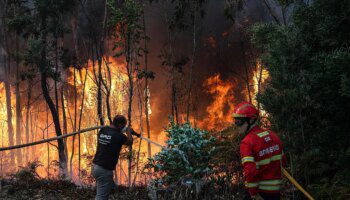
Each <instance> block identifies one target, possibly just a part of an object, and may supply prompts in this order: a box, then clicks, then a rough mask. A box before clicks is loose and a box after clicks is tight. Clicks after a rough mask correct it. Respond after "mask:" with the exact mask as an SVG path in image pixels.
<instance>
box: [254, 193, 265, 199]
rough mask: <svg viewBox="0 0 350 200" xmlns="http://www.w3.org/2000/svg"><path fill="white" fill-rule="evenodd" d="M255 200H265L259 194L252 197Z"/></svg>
mask: <svg viewBox="0 0 350 200" xmlns="http://www.w3.org/2000/svg"><path fill="white" fill-rule="evenodd" d="M252 199H253V200H264V198H262V197H261V196H260V195H259V194H257V195H254V196H252Z"/></svg>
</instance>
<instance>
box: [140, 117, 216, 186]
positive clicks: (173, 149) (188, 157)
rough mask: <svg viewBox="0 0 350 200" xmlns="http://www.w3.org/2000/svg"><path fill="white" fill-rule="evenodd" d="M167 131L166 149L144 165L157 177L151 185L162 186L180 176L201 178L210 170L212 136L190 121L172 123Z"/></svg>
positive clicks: (177, 179) (178, 178)
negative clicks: (193, 125) (194, 126)
mask: <svg viewBox="0 0 350 200" xmlns="http://www.w3.org/2000/svg"><path fill="white" fill-rule="evenodd" d="M166 132H167V133H168V138H169V140H168V141H167V143H166V148H163V149H162V151H160V152H159V153H158V154H156V155H155V156H154V158H151V159H150V160H149V163H148V164H147V166H146V168H148V169H152V170H153V171H154V174H155V176H156V178H155V179H154V180H153V186H156V187H165V186H168V185H171V184H173V183H177V182H179V181H180V180H182V179H183V178H190V179H194V180H202V179H203V178H205V177H207V175H209V174H210V173H211V172H212V169H213V167H212V166H211V165H210V159H211V156H212V155H213V152H214V150H215V147H210V146H211V144H212V143H213V142H214V141H215V138H214V137H211V136H210V135H209V133H208V132H206V131H203V130H200V129H196V128H193V127H192V126H191V124H190V123H185V124H182V125H177V124H175V123H174V122H171V124H170V127H169V128H168V129H167V130H166Z"/></svg>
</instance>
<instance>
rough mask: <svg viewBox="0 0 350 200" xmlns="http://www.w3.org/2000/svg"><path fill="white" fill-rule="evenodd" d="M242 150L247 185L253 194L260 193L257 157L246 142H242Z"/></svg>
mask: <svg viewBox="0 0 350 200" xmlns="http://www.w3.org/2000/svg"><path fill="white" fill-rule="evenodd" d="M240 152H241V158H242V165H243V172H244V179H245V186H246V188H247V189H248V191H249V193H250V195H251V196H256V195H257V194H258V186H259V183H258V182H259V180H258V177H257V174H258V171H257V170H256V164H255V159H254V156H253V152H252V149H251V146H250V145H249V144H247V143H246V142H242V143H241V145H240Z"/></svg>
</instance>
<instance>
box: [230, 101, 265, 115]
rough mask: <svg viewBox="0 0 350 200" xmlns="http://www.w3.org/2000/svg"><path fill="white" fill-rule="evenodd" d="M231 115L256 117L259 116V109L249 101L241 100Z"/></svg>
mask: <svg viewBox="0 0 350 200" xmlns="http://www.w3.org/2000/svg"><path fill="white" fill-rule="evenodd" d="M233 117H235V118H236V117H245V118H253V119H256V118H258V117H259V111H258V110H257V109H256V108H255V106H254V105H253V104H251V103H249V102H242V103H240V104H238V105H237V107H236V109H235V111H234V113H233Z"/></svg>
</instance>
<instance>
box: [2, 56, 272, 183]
mask: <svg viewBox="0 0 350 200" xmlns="http://www.w3.org/2000/svg"><path fill="white" fill-rule="evenodd" d="M105 60H106V62H105V63H106V64H105V65H103V67H102V72H103V73H102V74H104V75H105V77H103V78H104V79H105V80H109V81H106V83H104V86H105V88H104V90H103V91H104V94H107V92H110V94H109V95H110V99H109V101H110V102H109V103H110V105H109V106H110V110H111V113H110V115H111V116H114V115H115V114H126V110H127V104H126V103H125V102H126V101H127V96H128V93H127V86H126V84H127V81H128V77H127V75H126V72H125V64H123V63H118V62H117V60H116V59H114V58H105ZM107 60H108V61H107ZM257 66H260V68H257V69H256V70H255V71H254V73H253V77H252V82H253V86H254V87H253V93H252V94H251V95H252V96H254V97H255V95H256V94H257V93H258V92H259V91H260V87H261V85H260V84H262V83H263V82H264V81H265V80H266V79H267V77H268V73H267V72H266V71H265V69H262V68H261V65H257ZM97 67H98V66H97V62H95V63H93V62H92V61H91V60H90V61H89V62H88V65H87V67H85V68H83V69H81V70H78V69H75V68H73V67H71V68H70V70H69V72H68V74H67V78H66V80H67V81H66V85H63V86H62V88H63V93H62V97H63V99H61V101H62V103H63V104H62V105H64V107H65V112H66V113H63V112H60V119H61V120H62V125H63V127H65V133H69V132H73V131H78V130H80V129H82V128H86V127H93V126H96V125H97V124H98V120H99V119H98V114H97V109H96V106H97V102H96V92H97V86H96V82H97V78H96V69H97ZM108 73H109V74H110V75H108ZM108 76H109V77H108ZM134 81H138V80H137V79H135V80H134ZM107 82H108V83H107ZM203 87H204V88H205V89H206V91H207V93H208V94H209V95H210V96H211V97H212V102H211V103H210V104H209V105H208V106H207V108H206V117H205V118H204V119H203V120H196V124H197V125H198V127H200V128H203V129H206V130H209V131H221V130H223V129H225V128H227V127H228V126H230V125H231V124H232V116H231V115H232V112H233V110H234V107H235V101H236V99H235V96H234V89H235V88H234V87H235V86H234V81H229V80H226V81H224V80H222V79H221V76H220V74H216V75H214V76H211V77H209V78H208V79H207V80H205V82H204V83H203ZM0 92H1V97H5V96H6V95H5V90H4V84H3V83H1V85H0ZM147 92H150V91H149V90H148V91H147ZM143 93H144V92H141V93H139V94H138V98H139V99H140V98H141V99H142V98H143V95H144V94H143ZM11 98H14V97H13V96H12V97H11ZM5 100H6V99H5V98H1V99H0V105H1V107H0V117H1V121H2V122H1V123H2V126H1V127H2V136H1V137H2V138H3V139H2V144H1V145H2V146H8V145H9V143H8V141H9V140H8V135H7V134H4V132H6V130H7V124H6V123H5V122H6V116H7V110H6V102H5ZM135 102H136V103H135V105H134V106H133V107H134V109H135V112H138V113H139V114H135V118H134V119H135V120H134V121H133V122H132V125H133V126H134V128H135V129H136V130H139V131H141V132H142V130H145V127H144V126H145V125H144V124H145V123H144V120H145V119H144V116H143V115H141V116H142V117H141V118H136V117H137V116H139V115H140V113H141V112H142V111H140V109H139V105H137V104H139V103H138V101H135ZM253 102H254V103H255V102H256V101H255V99H254V101H253ZM14 104H15V101H12V107H14V106H15V105H14ZM42 105H43V102H42V101H38V102H35V103H34V104H33V105H32V106H31V107H30V115H29V116H30V119H23V120H24V121H25V120H30V123H29V125H30V130H31V132H30V135H31V138H30V140H29V142H33V141H36V140H40V139H45V138H51V137H54V136H55V133H54V129H53V124H52V123H51V121H52V119H51V116H50V115H49V114H48V111H47V110H48V109H47V108H46V109H45V107H42ZM62 105H61V106H59V107H60V108H61V109H62ZM152 105H153V106H155V107H153V108H151V106H150V104H149V108H148V109H149V111H151V110H152V109H155V110H157V109H160V108H159V107H157V104H152ZM103 106H104V107H106V106H107V102H104V103H103ZM39 108H40V109H39ZM42 112H46V114H45V115H43V114H41V113H42ZM149 114H151V112H149ZM64 115H65V116H64ZM15 117H16V116H14V118H13V119H15ZM64 118H66V119H65V120H64ZM104 118H105V119H109V116H108V113H107V112H104ZM191 119H194V118H193V117H192V116H191ZM152 120H157V119H152ZM64 121H66V122H64ZM193 121H194V120H193ZM106 123H107V124H108V123H109V122H106ZM12 124H13V125H15V120H13V122H12ZM24 128H25V127H23V129H24ZM165 135H166V134H165V133H162V134H156V133H154V132H153V131H151V139H152V140H155V141H156V142H160V143H164V140H165V139H166V138H165ZM21 140H22V141H21V143H23V141H26V138H25V137H24V136H23V135H22V139H21ZM15 144H18V142H17V141H16V142H15ZM138 145H139V142H138ZM135 149H138V147H137V146H136V147H135ZM66 150H67V152H68V155H67V158H68V159H67V160H68V170H69V172H70V176H72V178H73V180H75V181H78V182H79V180H80V179H79V174H81V173H84V174H89V173H90V166H91V158H92V156H93V155H94V152H95V150H96V132H95V133H93V132H90V133H85V134H81V135H80V136H79V137H78V136H77V137H73V138H68V139H67V140H66ZM159 150H160V149H159V148H157V147H156V148H155V149H154V150H152V155H154V154H155V153H157V152H158V151H159ZM30 151H34V152H35V153H32V154H30V153H29V152H30ZM147 151H148V150H147V143H146V142H143V143H142V145H141V148H140V154H141V155H142V156H141V157H140V158H139V159H140V161H138V162H139V163H140V164H142V163H145V162H146V160H147V159H146V156H145V155H146V154H147ZM22 153H23V154H25V153H27V154H28V153H29V154H28V155H27V156H28V159H27V160H26V162H29V161H34V160H37V161H39V162H40V163H41V164H42V167H39V168H38V174H39V175H40V176H41V177H54V176H57V175H58V174H57V173H58V169H57V167H58V166H57V162H56V160H57V159H58V158H57V146H56V145H55V144H54V143H50V144H42V145H38V146H34V147H27V148H25V149H24V150H22ZM16 156H21V155H16ZM9 159H10V154H9V152H5V153H3V152H2V166H3V169H5V170H3V171H2V173H3V174H4V173H13V172H14V171H15V170H16V168H9V167H8V166H9ZM16 165H20V163H18V160H17V159H16ZM24 165H25V163H22V166H24ZM126 168H127V162H123V160H121V161H120V164H119V165H118V167H117V171H118V173H119V176H120V178H119V182H120V183H125V182H126V181H127V178H126V176H125V170H126ZM10 169H11V170H10Z"/></svg>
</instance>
